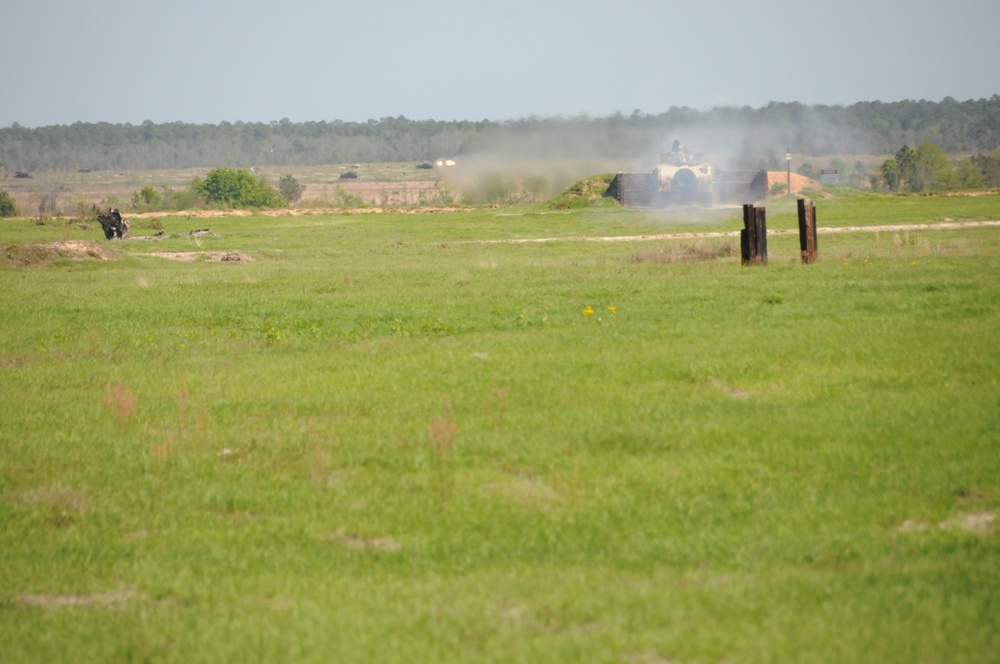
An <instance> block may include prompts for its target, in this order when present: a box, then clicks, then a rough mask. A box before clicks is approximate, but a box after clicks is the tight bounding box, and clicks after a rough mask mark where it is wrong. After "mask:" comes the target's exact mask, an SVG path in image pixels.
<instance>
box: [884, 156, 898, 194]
mask: <svg viewBox="0 0 1000 664" xmlns="http://www.w3.org/2000/svg"><path fill="white" fill-rule="evenodd" d="M879 171H880V172H881V173H882V179H883V180H884V181H885V186H886V187H888V188H889V191H899V163H898V162H897V161H896V159H895V158H894V157H889V158H888V159H886V160H885V161H883V162H882V165H881V166H880V167H879Z"/></svg>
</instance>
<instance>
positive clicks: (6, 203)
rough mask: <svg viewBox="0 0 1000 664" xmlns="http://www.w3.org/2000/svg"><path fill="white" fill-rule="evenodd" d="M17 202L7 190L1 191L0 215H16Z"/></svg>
mask: <svg viewBox="0 0 1000 664" xmlns="http://www.w3.org/2000/svg"><path fill="white" fill-rule="evenodd" d="M17 215H18V212H17V203H16V202H15V201H14V197H13V196H11V195H10V194H8V193H7V192H6V191H0V217H16V216H17Z"/></svg>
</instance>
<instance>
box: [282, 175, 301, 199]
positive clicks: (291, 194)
mask: <svg viewBox="0 0 1000 664" xmlns="http://www.w3.org/2000/svg"><path fill="white" fill-rule="evenodd" d="M278 193H280V194H281V196H282V198H284V199H285V200H286V201H288V202H289V203H296V202H298V200H299V199H300V198H302V185H301V184H299V181H298V180H296V179H295V178H294V177H293V176H291V175H284V176H282V178H281V179H280V180H278Z"/></svg>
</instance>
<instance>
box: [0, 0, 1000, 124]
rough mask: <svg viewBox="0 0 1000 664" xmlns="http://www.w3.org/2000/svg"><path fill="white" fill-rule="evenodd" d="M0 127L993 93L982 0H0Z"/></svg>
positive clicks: (991, 33)
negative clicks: (265, 0)
mask: <svg viewBox="0 0 1000 664" xmlns="http://www.w3.org/2000/svg"><path fill="white" fill-rule="evenodd" d="M0 17H2V25H3V29H2V31H0V32H2V34H3V37H2V39H0V44H2V46H3V57H2V58H0V85H2V86H3V89H2V93H0V127H7V126H10V125H11V124H12V123H13V122H18V123H20V124H21V125H24V126H27V127H38V126H45V125H55V124H72V123H73V122H76V121H82V122H113V123H119V122H130V123H132V124H140V123H142V122H143V121H145V120H152V121H153V122H156V123H161V122H173V121H182V122H193V123H212V124H216V123H219V122H221V121H228V122H236V121H244V122H257V121H263V122H269V121H272V120H280V119H282V118H286V117H287V118H289V119H290V120H292V121H293V122H304V121H309V120H337V119H339V120H353V121H364V120H368V119H372V118H374V119H378V118H383V117H387V116H392V117H395V116H399V115H404V116H406V117H408V118H410V119H435V120H481V119H485V118H488V119H491V120H505V119H515V118H523V117H527V116H530V115H538V116H554V115H562V116H571V115H579V114H589V115H591V116H605V115H610V114H612V113H615V112H616V111H621V112H622V113H625V114H629V113H631V112H632V111H633V110H634V109H639V110H641V111H643V112H644V113H659V112H662V111H665V110H667V109H668V108H670V107H671V106H689V107H691V108H695V109H698V110H706V109H708V108H711V107H713V106H719V105H727V106H744V105H748V106H752V107H759V106H764V105H766V104H767V103H768V102H770V101H779V102H791V101H798V102H802V103H804V104H809V105H812V104H843V105H847V104H852V103H854V102H858V101H874V100H880V101H884V102H888V101H898V100H901V99H928V100H933V101H939V100H941V99H943V98H944V97H947V96H951V97H954V98H955V99H958V100H960V101H962V100H966V99H979V98H983V97H991V96H993V95H994V94H1000V37H998V35H1000V2H997V0H951V1H950V2H942V1H940V0H935V1H934V2H930V1H928V0H825V1H824V0H820V1H819V2H816V1H805V2H803V1H800V2H777V1H773V0H758V1H757V2H736V1H730V2H721V1H720V2H717V1H713V0H685V1H683V2H670V1H667V0H648V1H640V0H602V1H600V2H597V1H594V0H572V1H570V0H565V1H564V0H502V1H494V0H480V1H476V0H461V1H452V0H423V1H419V0H352V1H350V2H346V1H343V0H332V1H320V0H269V1H267V2H250V1H247V0H241V1H238V2H237V1H235V0H199V1H194V0H166V1H165V0H159V1H157V2H145V1H144V0H103V1H102V2H92V1H89V0H2V6H0Z"/></svg>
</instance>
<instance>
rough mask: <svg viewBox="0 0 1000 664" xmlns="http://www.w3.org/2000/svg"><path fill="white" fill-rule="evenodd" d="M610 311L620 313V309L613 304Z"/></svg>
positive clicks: (609, 308)
mask: <svg viewBox="0 0 1000 664" xmlns="http://www.w3.org/2000/svg"><path fill="white" fill-rule="evenodd" d="M608 311H610V312H611V313H615V312H616V311H618V307H616V306H615V305H613V304H612V305H611V306H610V307H608Z"/></svg>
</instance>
